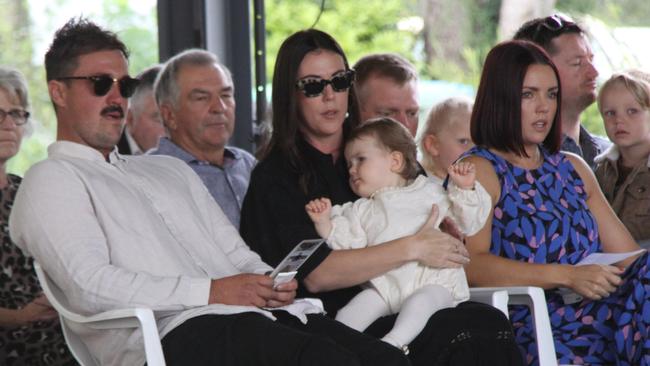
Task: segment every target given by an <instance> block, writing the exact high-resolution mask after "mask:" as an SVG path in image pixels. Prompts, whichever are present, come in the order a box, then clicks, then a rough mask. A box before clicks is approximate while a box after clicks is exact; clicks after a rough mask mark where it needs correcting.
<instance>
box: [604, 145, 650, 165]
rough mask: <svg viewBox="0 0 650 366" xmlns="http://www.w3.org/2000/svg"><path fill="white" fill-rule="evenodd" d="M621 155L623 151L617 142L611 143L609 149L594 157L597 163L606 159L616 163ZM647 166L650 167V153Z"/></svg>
mask: <svg viewBox="0 0 650 366" xmlns="http://www.w3.org/2000/svg"><path fill="white" fill-rule="evenodd" d="M620 157H621V152H620V151H619V149H618V146H616V145H615V144H612V145H610V146H609V147H608V148H607V150H605V151H603V152H602V153H601V154H600V155H598V156H596V157H595V158H594V162H595V163H601V162H603V161H604V160H605V159H607V160H609V161H611V162H613V163H615V162H616V161H618V158H620ZM646 166H647V167H648V168H650V155H649V156H648V162H647V163H646Z"/></svg>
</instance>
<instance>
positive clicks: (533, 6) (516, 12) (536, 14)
mask: <svg viewBox="0 0 650 366" xmlns="http://www.w3.org/2000/svg"><path fill="white" fill-rule="evenodd" d="M555 2H556V0H501V11H500V15H499V27H498V33H497V35H498V37H499V41H505V40H507V39H511V38H512V36H514V35H515V33H516V32H517V29H519V27H520V26H521V25H522V24H524V23H525V22H526V21H528V20H531V19H534V18H540V17H545V16H548V15H550V14H552V12H553V8H554V7H555Z"/></svg>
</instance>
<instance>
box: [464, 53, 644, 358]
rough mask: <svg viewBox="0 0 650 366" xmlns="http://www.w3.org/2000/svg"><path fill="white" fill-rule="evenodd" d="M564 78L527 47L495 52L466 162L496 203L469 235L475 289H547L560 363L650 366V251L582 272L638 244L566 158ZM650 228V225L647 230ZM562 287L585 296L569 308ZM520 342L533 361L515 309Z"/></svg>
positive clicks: (520, 310) (588, 175)
mask: <svg viewBox="0 0 650 366" xmlns="http://www.w3.org/2000/svg"><path fill="white" fill-rule="evenodd" d="M560 100H561V92H560V83H559V74H558V71H557V69H556V68H555V65H554V64H553V62H552V61H551V60H550V58H549V57H548V55H547V54H546V53H545V52H544V51H543V50H542V49H541V48H539V47H537V46H536V45H534V44H532V43H528V42H524V41H510V42H505V43H502V44H500V45H497V46H496V47H494V48H493V49H492V50H491V51H490V53H489V54H488V56H487V59H486V61H485V66H484V69H483V74H482V76H481V83H480V85H479V89H478V92H477V96H476V103H475V106H474V110H473V113H472V121H471V133H472V139H473V140H474V142H475V143H476V144H477V147H475V148H473V149H472V150H470V151H469V152H468V153H467V154H466V155H468V156H469V157H468V158H467V159H468V160H469V161H471V162H473V163H474V164H475V165H476V168H477V178H478V180H479V181H480V182H481V183H482V184H483V186H485V188H486V189H487V190H488V192H489V193H490V195H491V196H492V201H493V204H494V208H493V212H492V215H490V216H491V217H490V219H489V221H488V223H486V226H485V227H484V228H483V229H482V230H481V231H480V232H479V233H478V234H477V235H475V236H473V237H470V238H467V248H468V250H469V252H470V255H471V263H470V264H469V265H468V266H467V267H466V270H467V275H468V279H469V281H470V284H471V285H473V286H522V285H530V286H539V287H542V288H544V289H546V290H547V302H548V310H549V315H550V319H551V325H552V328H553V337H554V340H555V347H556V352H557V358H558V360H559V362H560V363H573V364H589V365H613V364H617V365H646V366H647V365H650V340H649V339H648V329H649V328H648V323H650V302H649V301H648V299H649V297H650V281H649V278H650V274H649V273H648V255H647V253H644V254H642V255H636V256H634V257H630V258H628V259H626V260H624V261H622V262H619V263H616V264H615V265H611V266H610V265H584V266H575V264H576V263H578V262H579V261H580V260H581V259H583V258H585V257H586V256H587V255H589V254H591V253H595V252H629V251H633V250H637V249H639V247H638V245H637V244H636V243H635V242H634V240H633V238H632V237H631V235H630V234H629V232H628V231H627V230H626V229H625V227H624V226H623V225H622V224H621V222H620V221H619V220H618V218H617V217H616V215H615V214H614V212H613V211H612V210H611V208H610V207H609V205H608V204H607V202H606V200H605V198H604V197H603V194H602V192H601V191H600V189H599V187H598V183H597V182H596V180H595V178H594V175H593V173H592V172H591V170H590V168H589V167H588V166H587V164H586V163H585V162H584V161H583V160H582V159H581V158H580V157H578V156H577V155H573V154H571V153H564V152H559V146H560V136H561V131H560V108H558V101H560ZM649 224H650V223H649ZM558 288H566V289H570V290H571V291H573V292H575V293H577V294H578V295H580V296H581V297H582V298H583V300H581V301H578V302H574V303H569V302H570V301H569V300H568V299H567V303H565V302H564V299H563V297H562V296H561V295H560V293H558V291H557V290H558ZM511 320H512V322H513V325H514V327H515V335H516V338H517V342H518V344H519V345H520V347H521V348H522V351H523V352H524V353H525V355H526V357H527V361H528V363H529V364H537V354H536V347H535V343H534V342H535V339H534V336H533V335H532V324H531V319H530V313H529V311H528V309H527V308H524V307H517V308H514V309H513V310H512V311H511Z"/></svg>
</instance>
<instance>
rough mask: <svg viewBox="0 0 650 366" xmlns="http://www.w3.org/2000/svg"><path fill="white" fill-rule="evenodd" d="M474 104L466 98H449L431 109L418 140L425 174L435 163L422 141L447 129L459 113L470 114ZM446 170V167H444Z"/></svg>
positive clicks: (431, 170) (433, 168)
mask: <svg viewBox="0 0 650 366" xmlns="http://www.w3.org/2000/svg"><path fill="white" fill-rule="evenodd" d="M473 106H474V102H473V101H472V100H471V99H470V98H467V97H451V98H447V99H445V100H443V101H442V102H440V103H438V104H436V105H435V106H433V108H431V111H430V112H429V115H428V116H427V121H426V123H425V125H424V131H423V132H422V135H421V136H420V139H419V140H418V147H419V148H420V152H421V153H422V167H424V169H425V170H426V171H427V172H433V171H434V170H435V165H436V164H435V162H434V161H433V159H432V158H431V156H430V155H429V153H428V152H427V150H426V149H425V147H424V140H425V139H426V137H427V135H437V134H438V133H439V132H440V131H442V130H444V129H446V128H449V127H450V126H451V125H452V122H453V118H452V117H453V116H454V114H456V113H458V112H460V111H468V112H470V113H471V112H472V107H473ZM444 169H447V167H444Z"/></svg>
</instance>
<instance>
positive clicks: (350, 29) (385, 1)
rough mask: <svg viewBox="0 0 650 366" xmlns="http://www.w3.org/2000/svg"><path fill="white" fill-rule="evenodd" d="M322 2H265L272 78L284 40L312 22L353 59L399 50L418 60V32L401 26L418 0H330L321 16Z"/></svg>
mask: <svg viewBox="0 0 650 366" xmlns="http://www.w3.org/2000/svg"><path fill="white" fill-rule="evenodd" d="M320 4H321V1H318V0H267V1H266V2H265V12H266V36H267V38H266V48H267V52H266V56H267V57H266V65H267V75H268V76H269V80H270V79H271V78H272V75H273V67H274V65H275V57H276V55H277V52H278V49H279V48H280V45H281V44H282V42H283V41H284V40H285V39H286V38H287V37H288V36H289V35H291V34H293V33H294V32H296V31H298V30H301V29H306V28H309V27H311V26H314V28H317V29H320V30H323V31H325V32H327V33H329V34H331V35H332V36H333V37H334V38H335V39H336V40H337V41H338V42H339V43H340V44H341V47H343V50H344V51H345V53H346V56H347V57H348V60H349V61H350V62H351V63H354V62H356V60H358V59H359V58H360V57H362V56H363V55H365V54H368V53H371V52H395V53H399V54H401V55H403V56H405V57H407V58H409V59H411V60H412V61H414V59H415V56H414V53H413V48H414V44H415V41H416V35H415V34H414V33H413V32H411V31H408V30H401V29H400V28H399V26H398V24H399V22H400V21H402V20H404V19H406V18H407V17H410V16H412V15H413V14H414V11H415V9H416V7H417V2H416V1H415V0H366V1H346V0H331V1H330V0H328V1H325V8H324V10H323V13H322V14H321V15H320V18H318V14H319V12H320ZM316 19H318V22H317V23H316V24H315V25H314V22H315V21H316Z"/></svg>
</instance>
